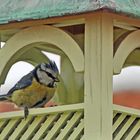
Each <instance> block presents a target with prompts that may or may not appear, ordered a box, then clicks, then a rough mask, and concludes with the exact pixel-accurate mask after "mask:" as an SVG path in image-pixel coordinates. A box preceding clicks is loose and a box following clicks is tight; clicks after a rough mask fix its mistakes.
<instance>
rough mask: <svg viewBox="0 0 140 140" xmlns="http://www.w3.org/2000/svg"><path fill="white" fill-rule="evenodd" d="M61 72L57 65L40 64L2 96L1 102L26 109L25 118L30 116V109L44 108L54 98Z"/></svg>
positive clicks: (49, 63) (0, 97) (50, 63)
mask: <svg viewBox="0 0 140 140" xmlns="http://www.w3.org/2000/svg"><path fill="white" fill-rule="evenodd" d="M57 82H59V71H58V68H57V66H56V63H55V62H54V61H52V60H49V62H48V63H44V62H43V63H41V64H38V65H37V66H36V67H35V68H34V69H33V70H32V71H30V72H29V73H28V74H26V75H25V76H23V77H22V78H21V79H20V80H19V81H18V82H17V83H16V84H15V85H14V86H13V87H12V88H11V89H10V90H9V91H8V93H7V94H6V95H0V101H5V100H6V101H10V102H12V103H15V104H16V105H17V106H18V107H20V108H23V109H24V118H25V119H26V118H27V116H28V115H29V108H37V107H43V106H44V105H45V104H46V103H47V102H49V100H50V99H51V98H52V97H53V96H54V94H55V91H56V88H57V84H56V83H57Z"/></svg>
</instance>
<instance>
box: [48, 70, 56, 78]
mask: <svg viewBox="0 0 140 140" xmlns="http://www.w3.org/2000/svg"><path fill="white" fill-rule="evenodd" d="M47 74H48V76H49V77H51V78H52V79H55V78H54V76H53V75H52V74H51V73H49V72H47Z"/></svg>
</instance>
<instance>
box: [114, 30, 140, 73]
mask: <svg viewBox="0 0 140 140" xmlns="http://www.w3.org/2000/svg"><path fill="white" fill-rule="evenodd" d="M139 47H140V30H137V31H134V32H132V33H130V34H129V35H127V36H126V37H125V38H124V39H123V40H122V41H121V43H120V44H119V46H118V49H117V51H116V53H115V55H114V60H113V62H114V63H113V64H114V73H116V74H117V73H120V72H121V69H122V68H123V65H124V63H125V61H126V59H127V57H128V56H129V54H130V53H131V52H132V51H134V50H135V49H136V48H139Z"/></svg>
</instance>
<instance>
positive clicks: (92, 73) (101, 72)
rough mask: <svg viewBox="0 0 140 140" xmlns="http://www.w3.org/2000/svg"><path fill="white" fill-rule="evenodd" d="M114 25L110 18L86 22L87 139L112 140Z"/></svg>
mask: <svg viewBox="0 0 140 140" xmlns="http://www.w3.org/2000/svg"><path fill="white" fill-rule="evenodd" d="M112 76H113V23H112V19H111V18H110V17H109V16H108V15H107V14H100V15H97V16H96V17H95V16H94V17H93V16H89V17H87V18H86V21H85V139H87V140H93V139H95V140H112V114H113V112H112Z"/></svg>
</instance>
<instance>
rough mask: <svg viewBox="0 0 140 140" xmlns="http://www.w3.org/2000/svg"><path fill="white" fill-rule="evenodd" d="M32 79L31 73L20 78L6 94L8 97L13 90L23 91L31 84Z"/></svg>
mask: <svg viewBox="0 0 140 140" xmlns="http://www.w3.org/2000/svg"><path fill="white" fill-rule="evenodd" d="M33 78H34V74H33V72H30V73H29V74H27V75H25V76H24V77H22V78H21V79H20V80H19V81H18V82H17V83H16V84H15V86H14V87H13V88H11V89H10V90H9V92H8V94H7V95H8V96H10V95H11V94H12V93H13V92H14V91H15V90H19V89H23V88H26V87H28V86H30V85H31V84H32V80H33Z"/></svg>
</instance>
